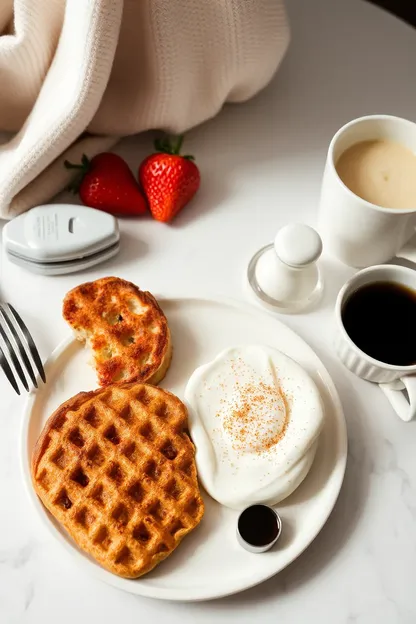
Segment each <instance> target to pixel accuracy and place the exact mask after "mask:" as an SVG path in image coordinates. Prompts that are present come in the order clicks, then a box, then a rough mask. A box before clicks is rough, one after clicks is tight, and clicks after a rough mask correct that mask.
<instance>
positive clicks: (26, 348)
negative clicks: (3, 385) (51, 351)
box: [0, 303, 46, 394]
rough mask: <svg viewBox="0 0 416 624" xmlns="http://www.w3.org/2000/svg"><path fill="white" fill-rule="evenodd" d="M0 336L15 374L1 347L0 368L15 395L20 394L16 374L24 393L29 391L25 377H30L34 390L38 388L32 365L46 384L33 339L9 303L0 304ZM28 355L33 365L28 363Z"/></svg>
mask: <svg viewBox="0 0 416 624" xmlns="http://www.w3.org/2000/svg"><path fill="white" fill-rule="evenodd" d="M0 336H1V338H2V341H3V343H4V346H5V348H6V351H7V355H8V356H9V359H10V361H11V362H12V364H13V367H14V369H15V372H13V370H12V367H11V366H10V364H9V361H8V360H7V358H6V356H5V354H4V351H3V348H2V346H1V345H0V366H1V368H2V369H3V371H4V374H5V375H6V377H7V379H8V380H9V382H10V384H11V385H12V386H13V388H14V390H15V391H16V392H17V394H20V389H19V385H18V383H17V381H16V376H15V374H16V373H17V376H18V377H19V379H20V381H21V382H22V384H23V386H24V388H25V390H26V392H29V391H30V388H29V383H28V380H27V377H26V375H28V376H29V377H30V380H31V382H32V384H33V385H34V386H35V388H37V387H38V383H37V380H36V375H35V373H34V370H33V364H34V365H35V367H36V369H37V371H38V373H39V375H40V378H41V379H42V381H43V383H46V377H45V371H44V369H43V365H42V361H41V359H40V357H39V352H38V350H37V348H36V345H35V343H34V341H33V338H32V336H31V335H30V332H29V330H28V328H27V327H26V325H25V324H24V322H23V320H22V318H21V316H20V314H19V313H18V312H17V311H16V310H15V309H14V307H13V306H12V305H10V303H0ZM29 355H30V357H31V359H32V362H33V364H32V362H31V361H30V358H29ZM23 369H25V371H26V375H25V373H24V372H23Z"/></svg>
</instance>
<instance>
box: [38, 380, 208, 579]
mask: <svg viewBox="0 0 416 624" xmlns="http://www.w3.org/2000/svg"><path fill="white" fill-rule="evenodd" d="M186 427H187V412H186V408H185V406H184V405H183V403H182V402H181V401H180V400H179V399H178V398H177V397H175V396H174V395H173V394H171V393H169V392H166V391H165V390H162V389H161V388H156V387H154V386H149V385H146V384H139V383H136V384H126V385H119V386H112V387H110V388H101V389H99V390H96V391H94V392H82V393H80V394H77V395H76V396H75V397H73V398H72V399H70V400H69V401H67V402H66V403H64V404H63V405H62V406H61V407H59V408H58V409H57V410H56V412H55V413H54V414H53V415H52V416H51V417H50V418H49V420H48V421H47V423H46V425H45V427H44V429H43V431H42V434H41V436H40V438H39V440H38V442H37V444H36V447H35V450H34V453H33V459H32V477H33V483H34V488H35V490H36V492H37V494H38V496H39V497H40V499H41V500H42V502H43V504H44V505H45V507H46V508H47V509H48V510H49V511H50V512H51V514H52V515H53V516H54V517H55V518H56V519H57V520H58V521H59V522H60V523H61V524H62V525H63V526H64V527H65V529H66V530H67V531H68V533H69V534H70V535H71V537H72V538H73V539H74V540H75V542H76V543H77V544H78V545H79V546H80V547H81V548H82V549H83V550H84V551H85V552H87V553H89V554H90V555H92V556H93V557H94V558H95V559H96V560H97V561H98V562H99V563H101V565H102V566H104V567H105V568H107V570H110V572H114V573H115V574H118V575H119V576H123V577H126V578H136V577H138V576H141V575H142V574H146V572H149V571H150V570H151V569H152V568H154V567H155V566H156V565H157V564H158V563H160V561H162V560H163V559H165V558H166V557H167V556H168V555H169V554H170V553H171V552H172V551H173V550H174V549H175V548H176V547H177V546H178V545H179V543H180V542H181V540H182V538H183V537H185V535H187V534H188V533H189V532H190V531H192V530H193V529H194V528H195V527H196V526H197V525H198V524H199V522H200V520H201V518H202V516H203V513H204V504H203V501H202V498H201V495H200V493H199V488H198V481H197V474H196V467H195V460H194V454H195V449H194V445H193V444H192V442H191V440H190V438H189V437H188V433H187V429H186Z"/></svg>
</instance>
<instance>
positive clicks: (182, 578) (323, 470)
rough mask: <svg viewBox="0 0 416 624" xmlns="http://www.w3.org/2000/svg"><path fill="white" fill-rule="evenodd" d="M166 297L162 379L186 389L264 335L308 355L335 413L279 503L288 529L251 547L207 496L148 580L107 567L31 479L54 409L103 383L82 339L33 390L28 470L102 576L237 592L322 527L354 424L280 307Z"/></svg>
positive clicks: (152, 593)
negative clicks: (195, 522)
mask: <svg viewBox="0 0 416 624" xmlns="http://www.w3.org/2000/svg"><path fill="white" fill-rule="evenodd" d="M161 306H162V308H163V310H164V312H165V314H166V316H167V318H168V322H169V326H170V328H171V331H172V340H173V345H174V357H173V360H172V365H171V368H170V370H169V372H168V375H167V376H166V378H165V379H164V381H163V382H162V384H161V385H162V386H163V387H164V388H166V389H168V390H171V391H172V392H174V393H175V394H177V395H178V396H179V397H180V398H182V397H183V394H184V389H185V385H186V382H187V380H188V378H189V376H190V375H191V373H192V372H193V370H194V369H195V368H196V367H197V366H200V365H201V364H204V363H206V362H209V361H211V360H212V359H213V358H214V357H215V355H216V354H217V353H219V352H220V351H222V350H223V349H225V348H227V347H229V346H232V345H239V344H240V345H241V344H255V343H257V344H264V345H269V346H271V347H275V348H277V349H280V350H281V351H283V352H284V353H286V354H287V355H289V356H290V357H292V358H293V359H294V360H296V361H297V362H299V364H301V365H302V366H303V367H304V368H305V369H306V370H307V371H308V372H309V373H310V375H311V376H312V377H313V379H314V380H315V382H316V383H317V385H318V387H319V389H320V392H321V394H322V398H323V401H324V404H325V410H326V421H325V426H324V429H323V431H322V433H321V436H320V439H319V445H318V451H317V454H316V458H315V461H314V464H313V466H312V469H311V471H310V473H309V475H308V476H307V478H306V479H305V481H304V482H303V483H302V485H301V486H300V487H299V488H298V489H297V490H296V491H295V492H294V494H292V495H291V496H290V497H289V498H288V499H286V500H285V501H283V502H282V503H281V504H280V505H279V506H278V510H279V514H280V515H281V517H282V520H283V523H284V524H283V532H282V537H281V538H280V540H279V541H278V543H277V545H276V547H275V548H274V549H273V550H271V551H269V552H267V553H264V554H261V555H259V554H252V553H248V552H246V551H245V550H243V549H242V548H241V547H240V546H239V545H238V543H237V540H236V537H235V529H236V520H237V515H238V512H236V511H234V510H231V509H227V508H225V507H222V506H221V505H219V504H218V503H216V502H215V501H213V500H212V499H211V498H210V497H209V496H208V495H204V500H205V504H206V511H205V516H204V518H203V520H202V523H201V525H200V526H199V527H198V528H197V529H196V530H195V531H193V532H192V533H191V534H190V535H189V536H187V537H186V538H185V539H184V541H183V542H182V544H181V545H180V547H179V548H178V549H177V550H176V551H175V552H174V553H173V554H172V555H171V556H170V557H168V559H167V560H166V561H164V562H163V563H162V564H161V565H159V566H158V567H157V568H156V569H155V570H153V571H152V572H151V573H149V574H147V575H146V576H145V577H143V578H142V579H138V580H128V579H122V578H119V577H117V576H115V575H113V574H111V573H110V572H107V571H106V570H104V569H103V568H101V567H100V566H99V565H98V564H97V563H95V562H94V561H93V560H92V559H91V558H89V557H88V556H87V555H85V554H84V553H83V552H82V551H80V550H79V549H78V547H77V546H76V544H75V543H74V542H73V541H72V539H71V538H70V537H68V536H67V535H66V533H65V532H64V531H63V530H61V529H60V527H59V525H58V524H57V523H56V522H55V521H54V519H53V518H52V516H51V515H50V514H49V513H48V512H47V511H46V509H45V508H44V507H43V505H42V504H41V503H40V501H39V499H38V498H37V496H36V494H35V493H34V491H33V488H32V486H31V478H30V459H31V454H32V450H33V447H34V445H35V442H36V440H37V438H38V436H39V434H40V432H41V429H42V427H43V425H44V423H45V421H46V419H47V418H48V416H49V415H50V414H51V413H52V412H53V411H54V410H55V409H56V408H57V407H58V405H60V404H61V403H62V402H63V401H65V400H66V399H68V398H69V397H71V396H72V395H74V394H77V393H78V392H80V391H81V390H91V389H93V388H95V387H96V386H97V383H96V379H95V374H94V372H93V370H92V369H91V368H90V366H89V365H88V359H89V354H88V352H87V351H86V350H85V349H84V348H83V347H82V346H81V345H80V343H77V342H75V341H74V340H73V339H72V338H69V339H68V340H66V341H65V342H64V343H62V344H61V345H60V346H59V347H58V348H57V349H56V350H55V351H54V353H53V354H52V356H51V358H50V360H49V362H48V363H47V367H46V373H47V378H48V383H47V384H46V385H45V386H42V387H41V388H40V389H39V390H38V391H37V392H36V393H33V394H32V395H30V396H29V399H28V402H27V405H26V409H25V415H24V420H23V429H22V460H23V472H24V477H25V481H26V484H27V489H28V492H29V495H30V497H31V499H32V502H33V503H34V505H35V507H36V510H37V512H38V514H39V515H40V517H41V519H42V520H43V522H44V523H45V525H47V527H48V528H49V529H50V531H51V532H52V535H53V536H54V537H55V538H56V539H57V540H58V541H59V542H60V543H61V544H63V545H64V546H65V547H66V548H67V549H68V550H69V551H71V552H72V554H73V555H75V557H76V558H77V560H78V562H79V564H80V565H81V566H83V567H84V568H85V569H86V570H87V571H89V572H91V573H92V574H94V575H95V576H97V577H98V578H100V579H102V580H103V581H105V582H107V583H109V584H110V585H114V586H115V587H118V588H120V589H124V590H126V591H128V592H131V593H133V594H140V595H142V596H149V597H153V598H163V599H168V600H205V599H212V598H219V597H221V596H226V595H229V594H233V593H236V592H239V591H242V590H244V589H247V588H249V587H252V586H253V585H256V584H258V583H261V582H262V581H264V580H266V579H268V578H270V577H271V576H273V575H274V574H276V573H277V572H279V571H280V570H282V569H283V568H285V567H286V566H287V565H288V564H289V563H291V562H292V561H294V559H296V557H298V556H299V555H300V554H301V553H302V552H303V551H304V550H305V548H306V547H307V546H308V545H309V544H310V543H311V542H312V540H313V539H314V538H315V537H316V535H317V534H318V533H319V531H320V530H321V528H322V527H323V525H324V524H325V522H326V520H327V518H328V516H329V514H330V513H331V510H332V508H333V506H334V504H335V501H336V499H337V497H338V493H339V491H340V489H341V485H342V480H343V477H344V471H345V465H346V458H347V433H346V426H345V420H344V416H343V412H342V407H341V403H340V400H339V397H338V394H337V391H336V389H335V386H334V384H333V382H332V380H331V378H330V376H329V374H328V372H327V370H326V369H325V367H324V366H323V364H322V362H321V361H320V360H319V358H318V357H317V356H316V355H315V353H314V352H313V351H312V349H311V348H310V347H309V346H308V345H307V344H306V343H305V342H304V341H303V340H302V339H301V338H300V337H299V336H297V335H296V334H295V333H294V332H293V331H292V330H290V329H289V328H288V327H286V326H285V325H283V324H282V323H280V322H279V321H277V320H276V319H275V318H274V317H272V316H271V315H268V314H265V313H262V312H260V311H257V310H256V309H254V308H251V307H250V306H243V305H239V304H236V303H230V302H219V301H210V300H203V299H166V300H161Z"/></svg>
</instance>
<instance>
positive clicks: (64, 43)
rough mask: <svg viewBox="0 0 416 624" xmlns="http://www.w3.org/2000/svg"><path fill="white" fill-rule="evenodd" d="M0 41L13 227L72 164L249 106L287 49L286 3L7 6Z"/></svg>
mask: <svg viewBox="0 0 416 624" xmlns="http://www.w3.org/2000/svg"><path fill="white" fill-rule="evenodd" d="M0 33H1V36H0V85H1V93H0V131H7V132H12V133H13V136H12V138H11V140H9V141H8V142H7V143H6V144H4V145H2V146H1V147H0V218H6V219H7V218H11V217H13V216H15V215H16V214H20V213H21V212H23V211H24V210H27V209H28V208H30V207H32V206H34V205H36V204H39V203H42V202H45V201H47V200H48V199H50V198H51V197H52V196H53V195H54V194H55V193H57V192H58V191H59V190H61V188H62V187H63V186H65V184H66V183H67V182H68V177H69V174H68V173H67V172H66V171H65V169H64V167H63V161H64V159H65V158H71V159H72V160H77V159H78V158H79V157H80V156H81V154H82V153H83V152H85V153H87V154H88V155H89V156H93V155H94V154H95V153H98V152H99V151H102V150H104V149H109V148H110V147H111V146H112V145H113V144H114V143H115V142H116V141H117V139H118V138H119V137H121V136H124V135H128V134H135V133H137V132H141V131H143V130H147V129H156V128H158V129H163V130H166V131H169V132H182V131H185V130H187V129H189V128H191V127H192V126H195V125H197V124H200V123H201V122H203V121H205V120H207V119H209V118H210V117H212V116H214V115H215V114H216V113H217V112H218V111H219V110H220V108H221V107H222V105H223V104H224V102H227V101H228V102H241V101H244V100H246V99H248V98H250V97H251V96H252V95H254V94H255V93H256V92H257V91H259V90H260V89H261V88H262V87H264V86H265V85H266V84H267V83H268V82H269V80H270V79H271V78H272V76H273V74H274V72H275V71H276V69H277V67H278V65H279V63H280V61H281V59H282V58H283V55H284V53H285V50H286V48H287V45H288V41H289V29H288V25H287V20H286V14H285V10H284V6H283V0H124V1H123V0H66V1H65V0H14V2H13V0H0ZM86 133H87V134H86Z"/></svg>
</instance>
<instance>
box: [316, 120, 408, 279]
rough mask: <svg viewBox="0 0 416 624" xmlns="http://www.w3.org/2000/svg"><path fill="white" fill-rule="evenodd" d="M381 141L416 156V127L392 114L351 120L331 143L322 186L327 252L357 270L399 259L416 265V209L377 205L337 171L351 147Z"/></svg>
mask: <svg viewBox="0 0 416 624" xmlns="http://www.w3.org/2000/svg"><path fill="white" fill-rule="evenodd" d="M376 139H389V140H393V141H396V142H399V143H401V144H402V145H404V146H406V147H408V148H410V149H411V150H412V151H413V152H415V153H416V124H415V123H413V122H411V121H407V120H406V119H401V118H399V117H391V116H389V115H371V116H368V117H360V118H359V119H354V120H353V121H350V122H349V123H347V124H346V125H345V126H343V127H342V128H341V129H340V130H338V132H337V133H336V134H335V136H334V137H333V139H332V141H331V143H330V145H329V150H328V156H327V161H326V165H325V171H324V177H323V182H322V191H321V199H320V207H319V231H320V234H321V236H322V239H323V243H324V249H326V250H327V251H329V252H330V253H332V254H334V255H335V256H337V257H338V258H339V259H340V260H341V261H342V262H344V263H345V264H348V265H350V266H353V267H357V268H362V267H368V266H371V265H373V264H381V263H383V262H387V261H388V260H390V259H391V258H393V257H395V256H398V257H402V258H406V259H407V260H410V261H412V262H416V236H414V235H415V232H416V205H415V207H414V209H411V210H408V209H407V210H405V209H396V208H394V209H393V208H382V207H380V206H376V205H375V204H371V203H370V202H368V201H366V200H364V199H361V197H358V196H357V195H355V194H354V193H353V192H352V191H351V190H350V189H349V188H348V187H347V186H345V184H344V183H343V182H342V181H341V179H340V178H339V176H338V174H337V171H336V169H335V165H336V162H337V160H338V159H339V157H340V156H341V154H342V153H343V152H344V151H345V150H346V149H348V148H349V147H351V146H352V145H354V144H355V143H358V142H360V141H370V140H376ZM413 236H414V238H413V240H410V239H412V237H413Z"/></svg>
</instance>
